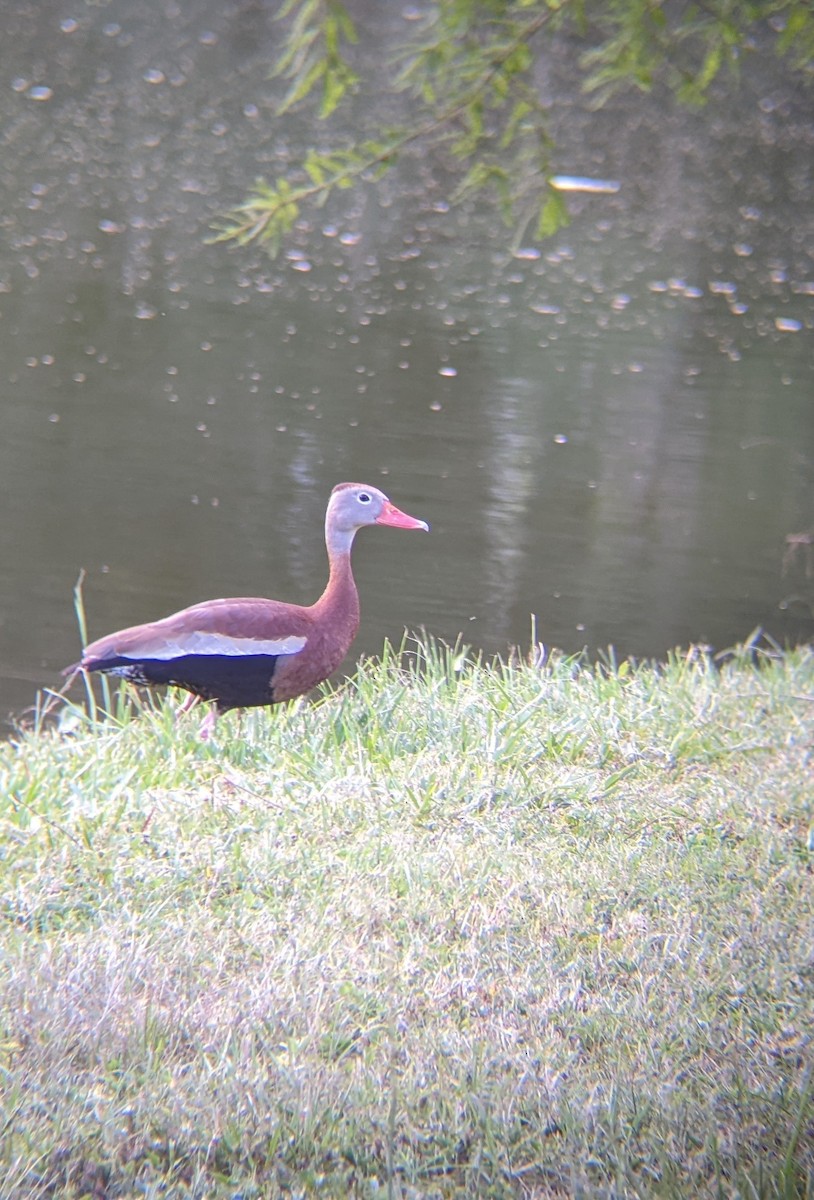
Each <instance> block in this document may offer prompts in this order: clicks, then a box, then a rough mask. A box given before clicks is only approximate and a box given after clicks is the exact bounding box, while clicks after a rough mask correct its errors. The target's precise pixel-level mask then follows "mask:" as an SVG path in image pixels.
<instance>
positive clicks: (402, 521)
mask: <svg viewBox="0 0 814 1200" xmlns="http://www.w3.org/2000/svg"><path fill="white" fill-rule="evenodd" d="M376 524H377V525H392V526H393V527H394V528H395V529H423V530H425V531H426V532H427V533H429V531H430V527H429V525H428V524H427V522H426V521H419V519H418V517H411V516H410V515H409V513H406V512H402V511H401V509H400V508H396V506H395V504H391V503H390V501H389V500H387V501H386V502H385V505H384V508H383V509H382V511H381V512H380V513H379V515H378V517H377V518H376Z"/></svg>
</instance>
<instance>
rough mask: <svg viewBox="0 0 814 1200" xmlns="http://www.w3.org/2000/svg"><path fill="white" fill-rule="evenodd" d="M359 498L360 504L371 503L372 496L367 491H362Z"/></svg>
mask: <svg viewBox="0 0 814 1200" xmlns="http://www.w3.org/2000/svg"><path fill="white" fill-rule="evenodd" d="M358 500H359V503H360V504H370V501H371V496H370V495H369V494H368V493H367V492H360V493H359V496H358Z"/></svg>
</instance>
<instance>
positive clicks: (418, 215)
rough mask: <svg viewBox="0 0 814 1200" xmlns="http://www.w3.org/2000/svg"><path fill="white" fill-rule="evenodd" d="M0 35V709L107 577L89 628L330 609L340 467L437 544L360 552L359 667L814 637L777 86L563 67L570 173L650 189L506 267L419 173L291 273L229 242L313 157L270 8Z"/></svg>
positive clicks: (305, 241)
mask: <svg viewBox="0 0 814 1200" xmlns="http://www.w3.org/2000/svg"><path fill="white" fill-rule="evenodd" d="M379 13H380V10H379V8H378V7H377V8H372V9H371V15H370V20H371V21H374V20H377V19H381V20H387V21H397V20H400V19H401V18H400V17H399V16H397V15H394V13H393V12H392V11H391V10H390V9H389V6H388V12H387V13H386V14H381V15H377V14H379ZM1 19H2V21H3V23H4V32H5V33H6V37H4V38H3V39H2V42H0V55H2V56H4V57H5V59H6V62H5V67H6V72H5V76H6V78H8V79H10V80H12V81H13V86H12V87H10V88H9V89H7V90H6V91H5V92H4V93H3V94H2V95H1V96H0V111H2V118H3V128H4V131H5V134H4V153H3V157H2V160H0V188H2V191H3V200H4V204H3V211H4V212H5V213H6V214H8V215H7V218H6V234H7V236H6V238H5V240H4V243H3V245H2V248H0V351H2V363H3V369H2V394H1V396H0V403H1V404H2V430H3V436H2V439H0V480H2V483H0V486H2V492H3V498H4V504H5V513H6V520H5V521H4V522H3V523H2V526H0V711H5V710H7V709H9V708H12V707H21V706H23V705H25V704H27V703H29V702H30V700H31V698H32V691H33V686H34V685H35V684H39V683H48V682H52V681H53V680H54V678H55V675H56V671H57V668H58V667H60V666H61V665H63V664H64V663H66V662H69V661H71V660H72V659H73V658H75V656H76V648H77V644H76V643H77V635H76V632H75V629H74V622H73V615H72V610H71V588H72V586H73V583H74V580H75V578H76V575H77V573H78V570H79V568H80V567H85V568H86V569H87V571H88V579H87V582H86V585H85V598H86V603H87V606H88V610H89V620H90V629H91V634H92V635H93V636H96V635H99V634H101V633H104V632H106V631H108V630H109V629H112V628H115V627H117V626H120V625H125V624H129V623H132V622H134V621H139V620H143V619H147V618H149V617H152V616H158V615H161V614H163V613H165V612H167V611H170V610H172V609H173V608H177V607H180V606H181V605H184V604H188V603H192V602H193V601H195V600H199V599H204V598H207V597H211V596H215V595H219V594H227V595H228V594H253V593H264V594H265V593H271V594H272V595H276V596H280V597H283V598H288V599H291V600H295V601H309V600H311V599H313V598H314V597H315V596H316V595H317V594H318V592H319V591H320V589H321V587H322V584H323V582H324V572H325V560H324V550H323V547H322V542H321V526H322V516H323V512H324V505H325V499H326V496H327V494H328V492H329V491H330V488H331V486H332V485H333V483H335V482H336V481H338V480H340V479H345V478H362V479H369V480H370V481H371V482H375V483H380V484H381V485H382V486H383V487H385V489H386V490H389V491H390V492H391V494H392V495H393V498H394V499H395V500H396V502H397V503H398V504H399V505H400V506H402V507H404V508H406V509H407V511H411V512H416V513H418V514H420V515H421V516H423V517H426V518H427V519H428V520H430V521H431V523H432V525H433V537H432V539H431V540H428V541H426V542H424V541H422V542H420V544H419V543H418V542H415V543H413V542H411V544H410V545H409V546H407V545H405V544H404V543H403V542H402V541H401V540H398V541H397V540H396V539H391V538H389V537H388V536H387V535H386V533H382V534H377V535H369V536H363V537H362V538H360V539H359V544H358V547H357V550H356V552H355V562H356V567H357V575H358V578H359V583H360V587H361V589H362V595H363V628H362V634H361V636H360V640H359V643H358V648H359V649H360V650H362V651H368V652H375V651H376V650H377V649H378V648H379V647H380V646H381V642H382V639H383V638H384V637H385V636H388V635H389V636H392V637H396V638H398V637H399V636H400V633H401V630H402V628H403V627H404V626H405V625H407V626H410V627H416V626H418V625H424V626H426V627H427V628H428V629H430V630H432V631H433V632H435V633H438V634H440V635H441V636H443V637H446V638H448V639H450V640H453V639H454V638H455V637H456V636H457V635H458V634H459V633H461V632H462V633H463V636H464V637H465V638H466V639H467V640H469V641H471V642H472V643H474V644H475V645H477V646H483V647H484V648H486V649H487V650H501V649H504V648H505V647H506V645H507V644H508V643H509V642H512V641H519V642H525V641H527V639H528V636H529V629H530V614H531V613H535V614H537V615H538V617H539V632H540V635H541V636H542V637H543V638H544V639H545V640H546V641H547V642H549V643H551V644H555V645H560V646H563V647H564V648H565V649H568V650H576V649H578V648H580V647H581V646H582V645H585V644H587V645H589V646H591V647H593V648H597V647H603V646H605V645H607V644H608V643H610V642H613V643H614V644H616V645H617V646H618V648H619V650H620V652H621V653H634V654H639V655H645V654H656V655H658V654H663V653H664V652H665V651H666V650H667V649H668V648H669V647H671V646H673V645H675V644H676V643H686V642H688V641H692V640H698V639H707V640H709V641H710V642H711V643H712V644H714V645H716V646H724V645H727V644H730V643H732V642H733V641H734V640H736V639H738V638H742V637H744V636H746V635H747V634H748V633H749V632H750V631H751V630H752V628H753V627H754V626H755V625H757V624H763V625H765V626H766V627H767V628H769V629H770V630H771V631H772V632H773V633H774V634H775V635H776V636H778V637H779V638H781V639H782V638H784V637H786V636H788V637H792V638H796V637H801V636H810V634H811V632H812V629H814V620H812V610H811V598H812V592H813V591H814V589H812V586H811V581H810V578H809V577H808V576H807V574H806V562H805V559H804V556H803V555H802V554H801V553H798V554H797V555H794V556H791V557H789V556H788V555H787V556H786V560H785V574H784V552H785V551H786V546H787V543H786V537H787V535H788V534H789V533H796V534H805V533H806V531H808V530H810V529H811V527H812V526H813V525H814V512H813V511H812V504H811V482H812V464H814V419H812V407H811V396H812V380H813V379H814V360H813V359H812V352H811V327H812V323H814V322H812V309H811V298H812V295H814V268H813V267H812V259H811V251H812V245H813V244H814V238H813V237H812V232H813V231H812V216H811V214H812V212H814V205H812V191H813V190H814V183H812V179H811V173H810V169H809V167H808V165H807V164H808V161H809V157H810V156H807V155H806V154H805V148H806V146H808V145H809V143H810V138H811V128H812V127H811V119H810V114H809V109H808V108H806V107H805V106H804V105H803V103H802V102H801V100H800V98H799V97H798V96H796V95H795V92H794V90H793V87H792V85H791V84H790V83H789V82H788V81H787V80H785V79H784V78H783V77H782V74H781V73H780V72H778V74H777V75H776V76H773V77H771V78H767V79H758V80H752V81H749V80H746V81H745V82H744V86H743V90H742V92H741V93H740V94H739V95H738V96H737V97H736V98H735V100H734V102H733V104H732V107H731V108H730V109H729V110H727V111H722V110H720V109H717V108H716V109H715V111H714V112H712V111H710V113H708V114H706V113H701V114H696V113H690V114H687V113H679V112H673V111H669V112H664V111H662V109H661V107H660V106H659V104H658V103H656V102H651V101H648V100H645V99H643V98H641V97H636V98H634V102H627V103H625V104H622V105H620V106H617V107H616V108H615V109H613V110H611V111H609V112H603V113H599V114H592V113H589V112H588V111H587V110H584V109H583V108H582V107H581V106H580V102H579V97H578V96H576V95H574V94H573V93H572V92H571V90H570V86H571V85H570V81H569V80H568V78H567V76H568V66H567V62H566V63H565V65H564V67H563V66H561V65H559V64H558V63H555V64H553V65H552V64H549V66H550V67H551V71H550V72H549V74H548V75H547V86H548V85H550V86H552V87H553V88H554V94H556V95H557V97H558V105H557V108H556V110H555V123H556V124H557V125H558V128H557V129H556V130H555V132H556V133H557V136H558V138H559V141H560V146H561V155H562V164H561V166H562V170H563V172H564V173H565V172H570V173H575V174H576V173H579V174H591V175H595V176H597V177H600V178H602V177H606V178H620V179H621V180H622V182H623V186H622V189H621V190H620V192H619V194H618V195H615V196H604V197H581V198H577V199H575V200H574V206H575V221H574V224H573V226H572V227H571V229H570V230H568V231H567V232H566V234H565V235H562V236H560V237H558V238H557V239H555V240H554V242H552V243H549V244H547V245H545V246H543V247H541V248H539V250H538V249H537V248H533V247H527V248H521V250H520V252H519V253H518V254H517V255H516V256H514V257H513V256H511V255H509V254H508V253H506V249H505V238H504V234H503V231H502V230H501V229H499V228H497V227H496V225H495V222H494V220H493V217H492V215H491V214H489V213H483V212H481V213H478V212H469V213H463V214H460V215H457V216H450V215H445V214H443V213H442V212H440V211H438V212H435V211H433V207H432V206H433V203H434V197H435V196H440V192H433V191H431V193H430V195H431V200H430V204H429V205H428V206H425V207H422V206H421V205H420V204H418V203H417V202H416V200H415V198H414V193H413V191H412V190H411V189H412V182H411V180H412V172H413V171H414V170H415V166H414V164H409V163H407V164H405V166H404V169H403V173H402V174H401V175H400V176H399V177H398V178H397V179H394V180H393V181H391V182H390V183H389V184H388V185H387V186H386V188H385V190H384V192H383V193H382V196H381V198H379V197H377V196H376V195H374V194H373V193H369V194H365V195H362V196H360V197H352V198H346V197H341V198H340V199H339V200H338V201H337V203H336V204H335V205H334V206H333V208H329V209H328V210H326V211H325V213H324V214H322V215H321V216H320V220H319V223H318V224H314V225H313V226H311V225H309V224H306V223H304V224H303V226H302V228H301V229H300V230H299V231H298V235H297V237H296V239H295V240H294V243H293V244H292V246H291V247H290V250H289V253H288V254H286V255H284V256H282V257H281V258H280V259H279V260H277V261H274V262H271V261H270V260H268V259H267V258H265V257H264V256H263V255H262V254H260V253H254V252H252V251H241V252H230V251H228V250H226V249H224V248H223V247H212V246H206V245H205V244H204V240H203V239H204V235H205V233H206V230H207V227H208V225H209V222H210V221H211V219H212V218H213V216H214V215H215V214H216V213H217V212H218V211H219V210H220V209H222V208H223V207H224V205H226V204H228V203H231V202H233V201H235V200H236V199H238V198H239V196H240V193H241V191H242V190H243V189H244V187H245V185H246V182H247V181H249V180H251V179H252V178H253V177H254V176H255V175H256V174H258V173H261V172H266V173H270V172H273V170H274V167H275V163H278V162H279V161H280V160H282V159H284V158H285V157H286V156H287V155H288V154H289V153H290V147H289V145H288V144H287V142H286V141H285V140H284V137H287V136H288V133H287V128H288V127H280V126H278V125H277V124H276V123H274V122H273V121H272V120H271V119H270V114H271V112H272V110H273V95H272V92H271V85H270V83H269V81H268V79H267V72H266V68H267V63H268V61H269V59H270V57H271V48H272V46H273V41H274V37H275V33H274V28H273V21H272V20H271V13H270V12H268V11H266V10H265V9H264V8H263V6H262V5H248V6H244V5H238V4H234V5H229V4H226V5H224V4H222V3H217V4H216V3H214V0H213V2H212V3H209V4H207V3H202V4H199V5H196V6H195V7H194V9H189V8H187V7H186V6H180V5H177V4H173V3H170V2H167V3H165V4H163V5H152V4H150V5H148V4H138V3H128V4H124V3H123V0H119V2H114V3H110V4H107V5H105V6H96V7H88V8H87V9H84V8H83V9H82V10H81V12H80V13H79V15H74V16H72V17H66V16H65V13H64V10H63V8H62V6H59V5H50V4H41V3H38V4H33V3H21V2H20V3H16V4H11V5H7V6H5V8H4V13H3V16H2V18H1ZM66 22H67V24H66ZM371 28H373V26H371ZM761 69H763V68H761ZM766 69H767V70H768V69H769V68H766ZM552 81H553V82H552ZM36 89H46V91H47V93H48V94H46V91H41V92H37V91H36ZM420 170H421V171H422V173H423V174H424V175H426V176H429V173H430V171H435V172H436V173H437V172H438V170H439V168H438V167H437V166H436V165H435V164H427V163H422V164H420ZM430 183H431V185H432V178H430ZM442 207H443V205H441V204H439V205H438V208H439V209H440V208H442ZM800 545H801V546H803V547H804V546H805V543H804V542H801V543H800Z"/></svg>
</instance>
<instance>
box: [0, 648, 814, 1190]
mask: <svg viewBox="0 0 814 1200" xmlns="http://www.w3.org/2000/svg"><path fill="white" fill-rule="evenodd" d="M419 659H420V662H419V666H420V669H413V670H405V669H404V667H403V665H402V664H401V663H400V661H399V660H398V658H397V656H395V655H393V654H391V653H389V654H387V655H386V656H385V659H384V660H383V661H382V662H381V663H367V664H363V666H362V667H361V669H360V672H359V674H358V675H357V677H356V678H355V680H354V681H353V682H352V683H351V684H350V685H348V686H346V687H345V688H344V689H343V690H342V691H341V692H340V693H338V694H333V695H330V696H328V697H327V698H326V699H324V700H323V701H322V702H320V703H319V704H317V705H311V706H309V705H296V706H294V707H293V708H291V709H289V710H287V711H283V712H280V713H276V714H274V715H272V716H269V715H268V714H265V713H260V714H250V715H248V716H245V717H244V718H243V720H242V724H241V726H240V728H238V723H237V719H236V718H229V719H227V720H226V721H224V722H223V727H222V729H221V732H220V736H219V740H218V741H217V743H216V744H215V745H214V746H212V747H206V746H202V745H200V744H199V743H197V742H196V741H195V738H194V728H195V723H196V722H195V720H194V719H193V720H190V721H189V723H187V722H186V720H185V721H184V722H183V723H181V724H180V725H179V726H178V727H175V726H174V725H173V722H172V718H171V714H170V712H169V710H168V709H165V708H162V707H161V706H157V707H155V708H148V709H147V710H144V711H141V710H139V709H138V708H136V709H133V708H132V706H131V705H130V704H129V703H128V702H127V701H124V700H121V699H120V700H119V701H118V705H119V707H118V713H117V716H116V717H115V718H114V719H110V720H100V719H97V718H96V717H95V716H92V717H87V716H86V715H83V713H82V712H80V711H79V710H75V709H68V710H66V711H65V713H64V714H63V722H62V724H63V728H62V730H61V731H57V732H40V733H34V734H31V735H25V736H21V738H20V739H19V740H18V741H17V742H16V743H15V744H13V745H7V746H5V747H2V748H0V780H2V786H1V788H0V791H1V792H2V800H0V879H2V901H0V919H1V920H2V926H3V935H2V939H0V1092H1V1093H2V1122H3V1123H2V1132H0V1164H1V1165H0V1171H2V1175H1V1176H0V1195H2V1197H4V1198H8V1200H12V1198H14V1200H18V1198H19V1200H22V1198H23V1197H50V1196H53V1197H80V1196H89V1197H95V1198H96V1200H101V1198H102V1197H105V1198H107V1197H110V1198H112V1197H119V1196H136V1195H138V1196H156V1197H157V1196H172V1197H201V1198H203V1197H207V1198H209V1197H213V1198H219V1197H224V1198H226V1197H230V1198H232V1200H236V1198H237V1197H240V1198H241V1200H249V1198H250V1197H275V1196H312V1195H313V1196H327V1197H344V1196H358V1197H373V1196H384V1195H387V1196H388V1197H403V1198H405V1200H406V1198H407V1197H410V1198H412V1200H418V1198H420V1197H427V1198H430V1197H432V1198H436V1197H439V1198H440V1197H464V1196H472V1197H476V1196H477V1197H480V1196H483V1197H540V1198H542V1197H559V1196H582V1197H594V1196H596V1197H608V1198H610V1197H620V1198H621V1197H650V1196H653V1197H684V1196H710V1197H711V1196H715V1197H719V1196H720V1197H735V1196H738V1197H744V1198H752V1197H767V1198H768V1197H778V1198H783V1200H792V1198H798V1197H811V1196H814V1105H813V1102H812V1061H813V1059H814V1055H812V1047H813V1046H814V1016H813V1005H812V995H813V994H814V951H813V950H812V933H814V919H813V918H814V888H813V887H812V883H814V880H813V879H812V866H814V851H813V850H812V846H813V845H814V843H813V842H812V837H811V832H810V830H811V826H812V822H813V821H814V817H813V816H812V812H813V811H814V799H812V796H813V789H812V782H814V781H813V780H812V768H811V758H810V756H811V748H812V733H813V732H814V656H812V655H811V654H809V653H808V652H806V651H799V652H794V653H789V654H786V655H771V656H769V655H766V656H762V657H760V659H759V661H757V662H755V661H753V656H751V655H747V654H745V653H744V654H742V655H740V656H736V657H735V659H734V660H733V661H731V662H728V663H725V664H723V665H716V664H713V663H711V662H710V661H709V660H708V659H707V658H706V657H704V656H703V655H702V654H699V653H693V654H691V655H689V656H685V657H681V658H679V657H676V658H675V659H674V660H673V661H672V662H670V663H669V664H668V665H667V666H666V667H662V668H660V669H656V668H653V667H650V666H640V667H631V666H630V665H628V664H622V665H621V666H619V667H617V666H615V665H613V664H607V665H606V666H605V667H597V668H591V667H587V666H585V665H583V664H579V663H575V662H573V661H570V662H569V661H566V660H561V659H556V660H554V661H552V662H549V663H548V664H546V665H545V666H539V665H534V664H529V663H516V664H513V665H501V664H490V665H483V664H473V663H468V662H466V661H465V659H464V658H463V656H461V655H458V654H457V653H454V652H446V651H443V650H440V649H439V648H437V647H434V646H432V645H428V646H424V647H423V648H421V650H420V653H419Z"/></svg>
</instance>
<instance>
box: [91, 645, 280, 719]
mask: <svg viewBox="0 0 814 1200" xmlns="http://www.w3.org/2000/svg"><path fill="white" fill-rule="evenodd" d="M280 657H281V656H280V655H279V654H241V655H233V654H184V655H182V656H180V657H179V658H171V659H161V658H137V659H133V658H122V657H120V656H118V655H116V656H112V657H110V658H104V659H99V660H97V661H96V662H90V663H86V664H85V666H86V669H87V670H89V671H103V672H104V673H105V674H109V675H121V676H122V678H124V679H129V680H131V682H133V683H144V684H148V685H152V684H170V685H172V686H173V687H180V688H186V690H187V691H188V692H192V693H193V694H194V695H196V696H201V697H202V698H203V699H204V700H214V701H215V702H216V703H217V706H218V709H219V711H220V712H226V710H227V709H230V708H253V707H255V706H256V705H258V704H273V703H274V692H273V689H272V686H271V684H272V677H273V675H274V669H275V667H276V666H277V659H278V658H280Z"/></svg>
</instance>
